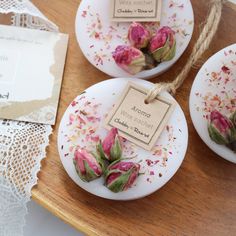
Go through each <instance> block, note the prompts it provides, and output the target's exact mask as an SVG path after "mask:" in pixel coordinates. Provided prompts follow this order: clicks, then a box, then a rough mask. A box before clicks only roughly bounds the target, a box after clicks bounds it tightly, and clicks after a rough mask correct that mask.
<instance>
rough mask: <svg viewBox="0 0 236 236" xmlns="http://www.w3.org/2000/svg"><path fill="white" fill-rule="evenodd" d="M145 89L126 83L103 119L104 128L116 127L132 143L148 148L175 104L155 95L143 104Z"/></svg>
mask: <svg viewBox="0 0 236 236" xmlns="http://www.w3.org/2000/svg"><path fill="white" fill-rule="evenodd" d="M146 96H147V90H146V89H144V88H142V87H140V86H138V85H136V84H134V83H128V85H127V86H126V88H125V90H124V92H123V94H122V95H121V97H120V98H119V100H118V101H117V103H116V104H115V106H114V108H113V110H112V111H111V112H110V113H109V115H108V117H107V118H106V120H105V127H106V128H108V129H111V128H112V127H116V128H117V129H118V130H119V134H120V135H121V136H122V137H124V138H125V139H127V140H129V141H131V142H132V143H134V144H136V145H138V146H140V147H142V148H144V149H146V150H151V149H152V148H153V146H154V145H155V143H156V141H157V139H158V137H159V136H160V134H161V132H162V131H163V129H164V127H165V126H166V125H167V122H168V120H169V118H170V116H171V114H172V112H173V111H174V108H175V106H176V103H175V102H174V101H172V100H169V99H166V98H164V97H160V96H158V97H157V98H156V99H155V100H154V101H152V102H151V103H149V104H145V102H144V100H145V98H146Z"/></svg>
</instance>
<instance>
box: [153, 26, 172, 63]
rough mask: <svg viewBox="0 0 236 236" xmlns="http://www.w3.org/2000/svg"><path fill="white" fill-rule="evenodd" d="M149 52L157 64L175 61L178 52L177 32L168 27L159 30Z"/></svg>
mask: <svg viewBox="0 0 236 236" xmlns="http://www.w3.org/2000/svg"><path fill="white" fill-rule="evenodd" d="M149 51H150V53H151V54H152V55H153V57H154V59H155V60H156V61H157V62H162V61H169V60H171V59H173V58H174V56H175V52H176V40H175V32H174V31H173V30H172V29H171V28H170V27H168V26H164V27H162V28H161V29H159V30H158V31H157V32H156V35H155V36H153V37H152V39H151V41H150V44H149Z"/></svg>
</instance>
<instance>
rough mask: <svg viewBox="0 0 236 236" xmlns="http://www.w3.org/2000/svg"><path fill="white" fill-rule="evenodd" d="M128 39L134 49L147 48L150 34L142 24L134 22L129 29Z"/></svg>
mask: <svg viewBox="0 0 236 236" xmlns="http://www.w3.org/2000/svg"><path fill="white" fill-rule="evenodd" d="M128 39H129V41H130V44H131V45H132V46H133V47H135V48H139V49H141V48H145V47H147V45H148V43H149V40H150V33H149V31H148V30H147V29H145V27H144V26H143V25H142V24H140V23H136V22H134V23H132V24H131V25H130V27H129V32H128Z"/></svg>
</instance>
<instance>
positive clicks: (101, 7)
mask: <svg viewBox="0 0 236 236" xmlns="http://www.w3.org/2000/svg"><path fill="white" fill-rule="evenodd" d="M162 2H163V6H162V16H161V26H170V27H171V28H172V29H173V30H174V31H175V32H176V42H177V50H176V55H175V57H174V58H173V59H172V60H171V61H167V62H163V63H161V64H159V65H158V66H157V67H156V68H154V69H151V70H146V71H142V72H140V73H138V74H136V75H135V76H132V75H130V74H128V73H126V72H125V71H123V70H122V69H121V68H119V67H118V66H117V65H116V64H115V62H114V60H113V58H112V52H113V51H114V50H115V48H116V47H117V46H118V45H124V44H127V45H129V42H128V41H127V32H128V28H129V25H130V23H116V22H111V21H110V19H109V11H110V8H109V4H110V0H99V1H94V0H82V1H81V3H80V6H79V9H78V12H77V16H76V22H75V32H76V36H77V40H78V42H79V45H80V48H81V50H82V52H83V54H84V55H85V57H86V58H87V59H88V60H89V61H90V63H92V64H93V65H94V66H95V67H97V68H98V69H99V70H101V71H103V72H104V73H106V74H108V75H110V76H112V77H135V78H142V79H148V78H152V77H154V76H157V75H159V74H161V73H163V72H164V71H166V70H167V69H169V68H170V67H171V66H172V65H173V64H174V63H175V62H176V61H177V60H178V59H179V58H180V56H181V55H182V54H183V52H184V51H185V49H186V48H187V46H188V44H189V42H190V40H191V37H192V33H193V28H194V16H193V9H192V5H191V2H190V0H176V1H170V0H165V1H162Z"/></svg>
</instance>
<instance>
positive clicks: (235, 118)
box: [230, 111, 236, 127]
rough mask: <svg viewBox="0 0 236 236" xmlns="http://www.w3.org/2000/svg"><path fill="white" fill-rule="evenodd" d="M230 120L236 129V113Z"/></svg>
mask: <svg viewBox="0 0 236 236" xmlns="http://www.w3.org/2000/svg"><path fill="white" fill-rule="evenodd" d="M230 120H231V121H232V122H233V125H234V127H236V111H235V112H234V113H233V114H232V115H231V116H230Z"/></svg>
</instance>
